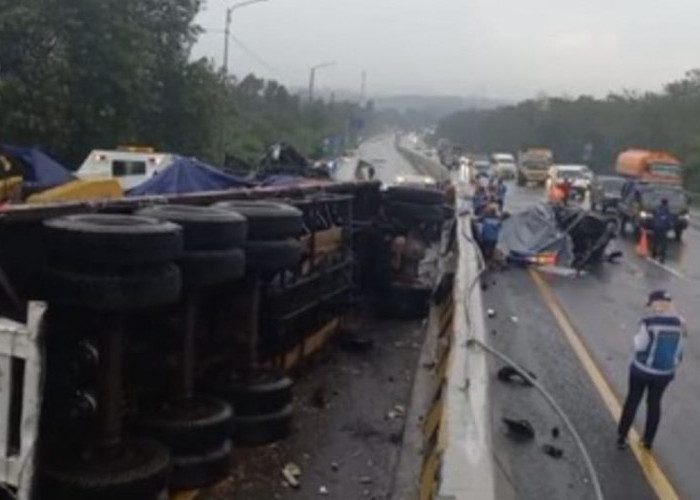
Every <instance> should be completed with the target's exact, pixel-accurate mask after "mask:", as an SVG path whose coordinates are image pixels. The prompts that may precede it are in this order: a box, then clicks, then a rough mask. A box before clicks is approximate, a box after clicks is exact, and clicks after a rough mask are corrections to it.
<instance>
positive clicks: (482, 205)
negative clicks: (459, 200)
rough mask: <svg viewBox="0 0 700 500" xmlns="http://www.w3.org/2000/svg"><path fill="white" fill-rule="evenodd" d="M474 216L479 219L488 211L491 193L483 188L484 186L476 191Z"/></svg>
mask: <svg viewBox="0 0 700 500" xmlns="http://www.w3.org/2000/svg"><path fill="white" fill-rule="evenodd" d="M473 202H474V216H475V217H479V216H481V214H482V213H483V212H484V210H485V209H486V207H487V205H488V204H489V193H488V191H487V190H486V189H485V188H483V187H482V186H479V187H477V188H476V190H475V191H474V200H473Z"/></svg>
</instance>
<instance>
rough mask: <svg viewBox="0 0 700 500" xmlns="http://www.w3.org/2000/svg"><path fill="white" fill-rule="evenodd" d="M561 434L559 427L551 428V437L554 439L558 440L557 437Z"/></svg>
mask: <svg viewBox="0 0 700 500" xmlns="http://www.w3.org/2000/svg"><path fill="white" fill-rule="evenodd" d="M560 434H561V433H560V432H559V427H552V437H553V438H554V439H559V435H560Z"/></svg>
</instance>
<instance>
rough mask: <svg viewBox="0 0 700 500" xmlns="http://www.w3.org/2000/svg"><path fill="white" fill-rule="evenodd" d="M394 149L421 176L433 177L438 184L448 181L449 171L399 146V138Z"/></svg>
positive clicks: (437, 163) (401, 145)
mask: <svg viewBox="0 0 700 500" xmlns="http://www.w3.org/2000/svg"><path fill="white" fill-rule="evenodd" d="M394 147H396V150H397V151H398V152H399V154H400V155H401V156H403V157H404V158H405V159H406V161H407V162H409V163H410V164H411V165H412V166H413V168H415V169H416V171H417V172H419V173H420V174H422V175H427V176H430V177H433V178H434V179H435V180H436V181H438V182H444V181H447V180H449V178H450V174H449V171H448V170H447V169H446V168H445V167H444V166H443V165H441V164H440V163H439V162H436V161H434V160H431V159H430V158H426V157H425V156H422V155H420V154H418V153H416V152H415V151H411V150H410V149H408V148H406V147H404V146H403V144H401V138H400V137H397V138H396V141H395V142H394Z"/></svg>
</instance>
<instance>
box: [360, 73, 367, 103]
mask: <svg viewBox="0 0 700 500" xmlns="http://www.w3.org/2000/svg"><path fill="white" fill-rule="evenodd" d="M366 97H367V72H366V71H364V70H363V71H362V84H361V85H360V104H361V105H362V106H364V105H365V99H366Z"/></svg>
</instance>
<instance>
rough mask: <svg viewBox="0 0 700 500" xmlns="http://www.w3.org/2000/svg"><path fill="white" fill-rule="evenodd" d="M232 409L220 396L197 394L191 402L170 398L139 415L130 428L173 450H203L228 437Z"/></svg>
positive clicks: (191, 451) (185, 451)
mask: <svg viewBox="0 0 700 500" xmlns="http://www.w3.org/2000/svg"><path fill="white" fill-rule="evenodd" d="M232 424H233V409H232V408H231V406H230V405H229V404H228V403H226V402H224V401H221V400H219V399H215V398H210V397H200V396H198V397H196V398H193V399H192V400H190V401H172V402H168V403H167V404H165V405H163V406H161V407H160V408H158V409H156V410H154V411H149V412H145V413H141V414H139V415H138V416H137V417H136V419H135V421H134V425H133V428H134V430H135V431H136V432H137V433H138V434H139V435H143V436H146V437H148V438H151V439H154V440H156V441H158V442H159V443H161V444H163V445H164V446H166V447H167V448H168V449H170V451H171V452H172V453H175V454H188V453H203V452H205V451H206V450H210V449H211V448H214V447H216V446H217V445H219V444H221V443H222V442H223V441H225V440H227V439H228V438H229V435H230V433H231V425H232Z"/></svg>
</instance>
